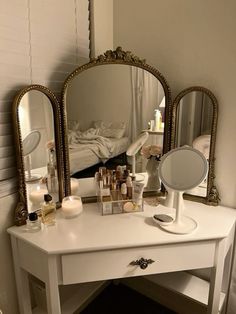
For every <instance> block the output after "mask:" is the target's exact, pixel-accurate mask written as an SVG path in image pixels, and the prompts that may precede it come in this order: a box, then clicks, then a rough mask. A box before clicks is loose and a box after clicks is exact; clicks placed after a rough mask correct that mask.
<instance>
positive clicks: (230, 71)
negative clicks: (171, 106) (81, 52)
mask: <svg viewBox="0 0 236 314" xmlns="http://www.w3.org/2000/svg"><path fill="white" fill-rule="evenodd" d="M235 12H236V1H235V0H228V1H222V0H207V1H206V0H198V1H194V0H165V1H164V0H162V1H161V0H145V1H143V0H128V1H127V0H114V47H116V46H118V45H120V46H122V47H123V48H124V49H125V50H131V51H132V52H133V53H135V54H137V55H138V56H140V57H143V58H146V60H147V62H148V63H149V64H151V65H154V66H155V67H157V68H158V69H159V70H160V72H162V73H163V75H164V76H165V77H166V79H167V81H168V82H169V85H170V87H171V90H172V93H173V96H174V97H175V96H176V95H177V94H178V93H179V92H180V91H181V90H182V89H184V88H186V87H189V86H192V85H202V86H205V87H207V88H209V89H210V90H211V91H212V92H213V93H214V94H215V96H216V97H217V99H218V101H219V121H218V134H217V143H216V183H217V186H218V188H219V191H220V196H221V200H222V204H224V205H227V206H233V207H236V193H235V192H236V162H235V154H236V145H235V142H236V141H235V134H236V123H235V117H236V105H235V73H236V41H235V40H234V39H235V29H236V18H235Z"/></svg>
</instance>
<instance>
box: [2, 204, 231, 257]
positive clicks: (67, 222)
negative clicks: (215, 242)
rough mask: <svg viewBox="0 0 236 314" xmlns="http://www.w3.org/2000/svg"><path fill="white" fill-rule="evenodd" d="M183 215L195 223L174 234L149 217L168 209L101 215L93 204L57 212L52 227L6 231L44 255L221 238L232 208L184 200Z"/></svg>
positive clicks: (229, 220) (152, 208) (226, 233)
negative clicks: (74, 212)
mask: <svg viewBox="0 0 236 314" xmlns="http://www.w3.org/2000/svg"><path fill="white" fill-rule="evenodd" d="M184 204H185V207H186V209H185V215H187V216H191V217H192V218H194V219H195V220H196V221H197V222H198V228H197V229H196V230H195V231H194V232H193V233H191V234H187V235H175V234H171V233H167V232H165V231H163V230H161V229H160V228H159V227H158V226H157V225H156V224H154V222H153V220H152V216H153V215H154V214H157V213H163V212H165V213H171V212H173V210H172V209H169V208H167V207H164V206H162V205H158V206H156V207H153V206H149V205H145V206H144V212H137V213H129V214H116V215H108V216H102V215H101V213H100V212H99V209H98V208H97V204H95V203H93V204H84V211H83V213H82V214H81V215H80V216H78V217H76V218H73V219H64V218H63V217H62V214H61V211H60V210H58V211H57V223H56V225H55V226H50V227H44V226H43V228H42V230H40V231H38V232H35V233H29V232H26V231H25V226H22V227H16V226H14V227H11V228H9V229H8V232H9V233H10V234H11V235H14V236H15V237H17V238H19V239H21V240H23V241H26V242H28V243H30V244H31V245H33V246H36V247H37V248H39V249H40V250H42V251H44V252H46V253H48V254H57V253H72V252H85V251H96V250H107V249H119V248H128V247H140V246H147V245H162V244H170V243H180V242H191V241H201V240H211V239H221V238H224V237H226V236H228V234H229V232H230V230H231V228H232V227H233V225H234V222H235V219H236V210H234V209H230V208H226V207H222V206H218V207H213V206H206V205H204V204H200V203H196V202H190V201H184Z"/></svg>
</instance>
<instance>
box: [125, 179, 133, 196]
mask: <svg viewBox="0 0 236 314" xmlns="http://www.w3.org/2000/svg"><path fill="white" fill-rule="evenodd" d="M126 186H127V198H128V199H130V200H131V199H132V197H133V183H132V178H131V177H130V176H128V177H127V179H126Z"/></svg>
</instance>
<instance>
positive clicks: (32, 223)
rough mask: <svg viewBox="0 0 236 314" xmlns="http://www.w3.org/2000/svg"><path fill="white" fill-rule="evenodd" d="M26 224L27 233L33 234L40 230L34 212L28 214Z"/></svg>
mask: <svg viewBox="0 0 236 314" xmlns="http://www.w3.org/2000/svg"><path fill="white" fill-rule="evenodd" d="M26 223H27V231H28V232H35V231H39V230H40V229H41V221H40V220H39V218H38V214H37V213H36V212H32V213H29V215H28V219H27V221H26Z"/></svg>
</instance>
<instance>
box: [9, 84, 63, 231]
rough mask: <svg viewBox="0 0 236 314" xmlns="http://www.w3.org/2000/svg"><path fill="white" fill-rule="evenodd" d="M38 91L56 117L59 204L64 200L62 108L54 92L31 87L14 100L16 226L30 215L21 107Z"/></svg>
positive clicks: (39, 86)
mask: <svg viewBox="0 0 236 314" xmlns="http://www.w3.org/2000/svg"><path fill="white" fill-rule="evenodd" d="M32 90H36V91H39V92H41V93H43V94H44V95H45V96H47V98H48V99H49V100H50V103H51V105H52V111H53V117H54V132H55V147H56V158H57V164H58V167H57V168H58V188H59V202H61V200H62V198H63V191H64V186H63V154H62V153H61V152H62V150H63V147H62V140H61V139H62V132H61V130H62V128H61V119H60V106H59V102H58V100H57V98H56V96H55V95H54V94H53V92H52V91H51V90H50V89H48V88H47V87H44V86H42V85H30V86H27V87H25V88H23V89H21V90H20V91H19V92H18V93H17V95H16V96H15V98H14V101H13V108H12V113H13V130H14V138H15V150H16V158H17V174H18V180H19V201H18V204H17V207H16V209H15V224H16V225H17V226H21V225H24V224H25V223H26V219H27V215H28V206H27V194H26V183H25V167H24V161H23V154H22V152H23V149H22V138H21V129H20V120H19V105H20V102H21V100H22V98H23V96H24V95H25V94H26V93H28V92H29V91H32Z"/></svg>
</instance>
